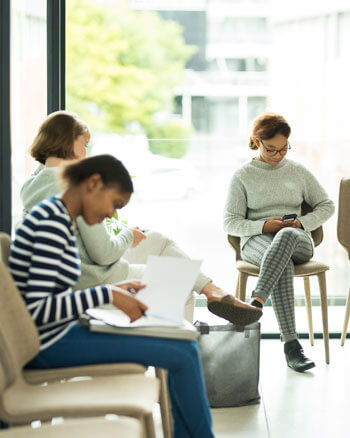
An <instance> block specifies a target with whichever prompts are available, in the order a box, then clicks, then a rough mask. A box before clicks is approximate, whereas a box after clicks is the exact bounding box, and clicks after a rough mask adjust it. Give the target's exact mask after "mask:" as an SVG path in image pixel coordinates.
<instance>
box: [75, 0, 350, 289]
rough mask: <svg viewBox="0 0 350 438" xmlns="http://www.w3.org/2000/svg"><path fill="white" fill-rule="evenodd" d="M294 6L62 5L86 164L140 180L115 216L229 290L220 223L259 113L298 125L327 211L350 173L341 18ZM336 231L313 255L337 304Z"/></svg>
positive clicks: (297, 148) (188, 2) (345, 17)
mask: <svg viewBox="0 0 350 438" xmlns="http://www.w3.org/2000/svg"><path fill="white" fill-rule="evenodd" d="M297 3H298V5H300V7H299V6H298V8H299V9H297V8H294V6H293V5H294V2H291V1H290V2H278V1H274V0H270V1H268V0H235V1H233V0H209V1H201V0H183V1H178V2H170V1H166V0H163V1H157V0H130V1H126V0H108V1H107V0H105V1H102V0H101V1H97V0H96V1H92V0H90V1H79V0H71V1H69V2H68V4H67V8H68V10H67V20H68V22H67V87H68V88H67V92H68V95H67V102H68V108H69V109H71V110H74V111H76V112H78V113H79V114H80V116H81V117H82V118H83V119H85V120H86V121H87V122H88V123H89V124H90V126H91V128H92V131H93V134H94V138H93V141H92V153H101V152H107V151H108V152H110V153H113V154H115V155H116V156H118V157H119V158H121V159H122V160H123V161H124V162H125V163H126V165H127V167H128V168H129V170H130V171H131V173H132V174H133V175H134V176H135V178H134V182H135V187H136V193H135V196H134V197H133V200H132V201H131V203H130V205H128V206H127V207H126V208H125V210H124V211H122V212H121V215H122V217H123V219H125V220H128V221H129V223H130V224H131V225H139V226H140V227H141V228H153V229H158V230H160V231H162V232H164V233H165V234H166V235H169V236H170V237H172V238H173V239H174V240H175V241H176V242H178V243H179V244H180V245H181V246H182V247H183V248H184V249H185V250H186V251H187V252H188V253H189V254H190V255H191V256H193V257H199V258H204V263H203V270H204V271H205V272H207V273H208V275H210V276H212V277H213V278H214V279H215V281H217V282H218V283H219V284H221V285H222V286H223V287H225V288H227V290H229V291H233V290H234V284H235V278H236V272H235V269H234V256H233V253H232V250H231V249H230V248H229V246H228V244H227V241H226V236H225V233H224V232H223V229H222V213H223V207H224V202H225V197H226V193H227V189H228V184H229V180H230V177H231V175H232V173H233V171H234V170H235V169H236V168H237V167H239V166H240V165H241V164H242V163H244V162H245V161H246V160H249V159H251V158H252V157H253V156H254V153H253V152H252V151H251V150H250V149H249V148H248V138H249V134H250V129H251V122H252V120H253V119H254V118H255V117H256V116H257V115H259V114H261V113H262V112H264V111H266V110H269V111H274V112H278V113H281V114H283V115H284V116H285V117H286V118H287V120H288V121H289V122H290V124H291V126H292V136H291V138H290V141H291V144H292V151H291V153H290V158H291V159H292V160H296V161H301V162H302V163H304V164H305V165H306V166H307V167H308V168H309V169H310V170H311V171H312V172H313V173H314V174H315V175H316V176H317V178H318V179H319V180H320V181H321V183H322V184H323V185H324V187H325V188H326V190H327V191H328V193H329V195H330V196H331V198H332V199H333V200H335V201H336V200H337V198H338V186H339V179H340V177H341V176H343V175H345V174H346V172H348V169H349V164H350V163H349V162H348V161H349V157H350V155H349V154H347V152H346V150H347V149H346V147H347V146H346V145H347V144H348V143H349V140H350V138H349V137H350V134H349V130H348V128H347V119H346V117H344V114H347V106H346V105H347V102H348V101H349V96H348V95H349V93H350V91H349V90H350V88H349V87H348V85H347V81H348V77H349V73H350V63H349V59H348V53H349V50H348V48H349V47H348V46H349V41H350V40H349V38H348V37H349V26H348V24H349V22H350V18H349V12H348V11H346V10H344V11H343V10H341V8H340V9H339V8H338V9H336V7H335V6H332V5H331V4H329V5H328V6H327V7H325V8H324V9H322V11H320V10H319V8H318V2H316V1H312V2H310V7H309V9H308V8H307V7H306V6H305V7H303V2H301V1H298V2H297ZM175 4H176V6H174V5H175ZM308 4H309V3H308ZM271 6H272V7H271ZM296 11H298V13H297V12H296ZM291 17H293V19H291ZM335 230H336V216H334V217H333V218H332V219H331V220H330V221H328V222H327V223H326V224H325V226H324V234H325V238H324V242H323V243H322V245H321V246H320V247H319V248H317V250H316V255H315V258H318V259H320V260H321V261H323V262H325V263H328V264H329V265H330V266H331V268H332V269H331V270H330V272H329V273H328V274H327V281H328V292H329V295H330V296H334V297H335V296H344V295H345V294H346V290H347V285H348V281H349V273H348V272H349V270H348V265H347V260H346V256H345V253H344V251H343V249H342V248H341V247H340V245H339V244H338V242H337V240H336V233H335ZM315 286H316V284H315V285H314V286H313V288H312V291H313V293H314V294H315V295H316V296H318V290H317V286H316V287H315ZM248 287H249V292H250V291H251V290H252V289H253V287H254V282H253V281H251V282H250V283H249V286H248ZM303 294H304V292H303V284H302V282H301V281H297V282H296V295H299V296H303Z"/></svg>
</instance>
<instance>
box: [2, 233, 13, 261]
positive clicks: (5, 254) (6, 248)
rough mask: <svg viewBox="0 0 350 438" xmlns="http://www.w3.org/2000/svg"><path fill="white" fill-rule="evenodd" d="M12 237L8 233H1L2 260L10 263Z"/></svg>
mask: <svg viewBox="0 0 350 438" xmlns="http://www.w3.org/2000/svg"><path fill="white" fill-rule="evenodd" d="M10 247H11V237H10V236H9V235H8V234H6V233H0V262H3V263H4V264H5V265H8V260H9V256H10Z"/></svg>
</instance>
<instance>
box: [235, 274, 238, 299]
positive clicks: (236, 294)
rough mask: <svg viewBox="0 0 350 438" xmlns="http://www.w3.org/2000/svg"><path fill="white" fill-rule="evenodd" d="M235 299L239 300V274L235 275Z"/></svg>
mask: <svg viewBox="0 0 350 438" xmlns="http://www.w3.org/2000/svg"><path fill="white" fill-rule="evenodd" d="M235 297H236V298H239V272H238V274H237V282H236V293H235Z"/></svg>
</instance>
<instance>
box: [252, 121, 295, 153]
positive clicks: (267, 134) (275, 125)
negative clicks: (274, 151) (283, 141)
mask: <svg viewBox="0 0 350 438" xmlns="http://www.w3.org/2000/svg"><path fill="white" fill-rule="evenodd" d="M290 132H291V129H290V126H289V124H288V123H287V121H286V119H285V118H284V117H282V116H280V115H279V114H275V113H264V114H261V116H259V117H258V118H257V119H255V120H254V123H253V130H252V135H251V136H250V139H249V147H250V149H253V150H256V149H258V148H257V146H256V144H255V143H254V138H258V139H259V140H269V139H270V138H273V137H274V136H275V135H277V134H281V135H284V136H285V137H286V138H289V136H290Z"/></svg>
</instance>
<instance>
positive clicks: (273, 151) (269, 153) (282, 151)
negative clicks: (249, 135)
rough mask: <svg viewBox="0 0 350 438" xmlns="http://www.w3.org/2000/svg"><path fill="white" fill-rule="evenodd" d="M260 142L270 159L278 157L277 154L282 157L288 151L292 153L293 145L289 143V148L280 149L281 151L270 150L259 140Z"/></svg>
mask: <svg viewBox="0 0 350 438" xmlns="http://www.w3.org/2000/svg"><path fill="white" fill-rule="evenodd" d="M259 141H260V143H261V144H262V145H263V147H264V149H265V151H266V153H267V155H269V156H270V157H274V156H275V155H277V154H280V155H281V156H282V155H284V154H286V153H287V151H290V150H291V148H292V147H291V145H290V143H289V142H288V143H287V146H285V147H284V148H282V149H279V150H276V149H268V148H267V147H266V146H265V145H264V143H263V141H262V140H259Z"/></svg>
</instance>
